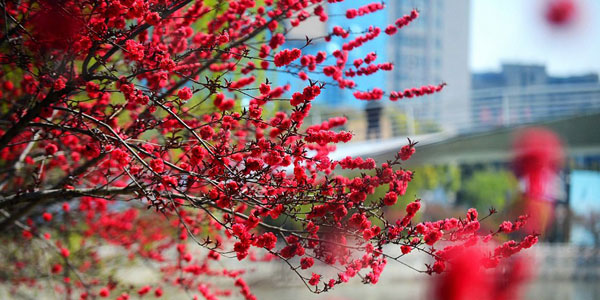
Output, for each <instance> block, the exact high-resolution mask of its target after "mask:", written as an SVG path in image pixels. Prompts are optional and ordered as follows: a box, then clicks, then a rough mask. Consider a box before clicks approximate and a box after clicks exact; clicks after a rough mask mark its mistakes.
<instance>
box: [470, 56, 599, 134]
mask: <svg viewBox="0 0 600 300" xmlns="http://www.w3.org/2000/svg"><path fill="white" fill-rule="evenodd" d="M472 86H473V91H472V94H471V96H472V100H471V101H472V106H471V113H472V123H465V124H463V125H462V128H463V131H473V130H486V129H491V128H495V127H504V126H513V125H520V124H527V123H534V122H540V121H548V120H553V119H560V118H565V117H569V116H574V115H580V114H587V113H593V112H598V111H600V83H599V81H598V75H597V74H583V75H577V76H565V77H558V76H552V75H549V74H548V73H547V72H546V67H545V66H542V65H525V64H504V65H502V69H501V71H500V72H487V73H475V74H473V75H472Z"/></svg>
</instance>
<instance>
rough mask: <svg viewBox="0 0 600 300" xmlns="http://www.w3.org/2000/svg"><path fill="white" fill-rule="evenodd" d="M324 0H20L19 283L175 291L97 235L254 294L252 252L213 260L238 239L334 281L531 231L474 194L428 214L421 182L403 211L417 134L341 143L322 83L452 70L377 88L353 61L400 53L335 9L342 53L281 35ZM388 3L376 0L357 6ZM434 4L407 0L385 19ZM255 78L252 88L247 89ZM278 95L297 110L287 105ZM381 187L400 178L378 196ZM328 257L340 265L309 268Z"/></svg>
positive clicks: (12, 110)
mask: <svg viewBox="0 0 600 300" xmlns="http://www.w3.org/2000/svg"><path fill="white" fill-rule="evenodd" d="M324 2H325V1H321V0H310V1H308V0H280V1H272V0H264V1H254V0H235V1H233V0H231V1H221V0H217V1H208V0H207V1H192V0H82V1H80V0H77V1H75V0H21V1H17V0H7V1H2V3H1V4H0V5H1V7H2V10H3V13H2V14H0V19H1V20H2V24H3V25H4V26H3V33H2V36H1V40H0V43H1V47H2V52H1V54H0V55H1V56H0V61H1V62H2V77H1V96H0V97H1V99H2V102H1V113H2V119H1V123H0V128H1V130H0V165H1V167H0V169H1V173H0V213H1V217H0V218H1V219H0V220H1V221H0V224H1V225H0V228H1V229H2V232H3V234H2V236H1V237H0V238H1V239H2V243H3V245H5V247H3V249H2V257H3V258H2V260H1V263H0V264H1V270H2V272H1V274H0V276H1V277H0V278H2V280H3V281H5V282H10V283H11V284H13V285H14V286H15V287H19V286H39V285H38V284H37V283H38V282H39V281H40V280H41V279H44V280H50V281H52V282H55V285H53V288H54V289H55V290H56V291H58V292H61V293H65V295H67V298H70V297H71V296H76V297H80V298H82V299H86V298H93V297H96V296H101V297H108V296H111V295H112V297H113V298H117V299H128V298H129V295H130V294H138V295H140V296H143V295H149V294H154V295H155V296H161V295H162V293H163V288H164V286H141V287H132V286H121V285H119V283H118V282H116V281H114V279H113V278H111V277H110V276H107V275H106V274H103V273H102V272H101V269H102V268H101V267H102V266H105V265H106V264H108V263H110V261H108V258H106V257H105V256H103V255H101V254H100V253H99V251H98V250H99V247H101V246H103V245H112V246H113V247H115V248H118V249H123V250H124V251H126V253H128V258H130V259H135V258H143V259H147V260H150V261H153V262H154V263H155V265H156V266H158V270H159V271H160V272H161V274H162V276H164V278H165V279H167V280H166V281H165V283H164V285H166V284H169V285H172V286H173V287H176V288H180V289H182V290H186V291H188V290H189V291H193V290H197V291H198V292H199V293H200V294H201V295H202V296H203V297H204V298H206V299H215V298H216V297H217V296H226V295H229V294H231V293H233V292H239V293H241V295H243V296H244V297H245V298H246V299H253V298H254V296H253V295H252V294H251V292H250V289H249V287H248V285H247V284H246V283H245V281H244V280H243V278H242V275H243V274H244V272H243V271H242V270H220V269H218V268H217V267H216V266H214V263H211V261H215V260H219V259H221V257H223V256H225V257H237V259H239V260H244V259H251V260H271V259H278V260H281V261H283V262H284V263H286V264H288V265H289V266H290V268H291V272H295V273H297V275H298V277H299V280H301V281H302V282H304V283H305V284H306V286H307V287H308V288H309V289H310V290H311V291H313V292H317V293H318V292H323V291H327V290H329V289H331V288H333V287H334V286H335V285H338V284H341V283H343V282H346V281H348V280H349V278H351V277H355V276H358V277H360V278H361V279H362V281H363V282H364V283H376V282H377V281H378V278H379V275H380V274H381V272H382V270H383V268H384V266H385V264H386V262H387V261H388V260H394V261H399V262H401V259H402V256H404V255H408V254H409V253H410V252H411V251H420V252H423V253H427V254H428V255H430V256H431V257H432V260H431V263H429V264H427V265H425V266H422V267H419V266H411V267H412V268H414V269H415V270H416V271H419V272H425V273H429V274H432V273H441V272H443V271H444V268H445V265H446V263H447V262H448V261H449V260H450V261H451V259H452V257H453V255H452V253H454V252H456V250H457V249H461V248H465V247H470V246H472V245H475V244H478V243H488V242H489V241H490V240H492V237H493V236H494V235H496V234H499V233H509V232H512V231H515V230H518V229H519V228H520V227H521V226H522V225H523V222H524V221H525V217H522V218H520V219H519V220H517V221H516V222H515V223H511V222H505V223H503V224H502V226H501V227H500V229H498V230H497V231H495V232H491V233H482V232H480V230H479V229H480V225H479V224H480V223H479V221H480V218H479V217H478V213H477V211H475V210H473V209H471V210H469V211H468V213H467V215H466V217H464V218H449V219H445V220H439V221H435V222H423V223H416V222H413V221H412V219H413V217H415V215H416V214H417V212H418V210H419V208H420V206H421V204H420V201H419V200H416V201H414V202H411V203H410V204H408V205H407V206H406V208H405V210H406V213H405V215H404V217H403V218H401V219H399V220H390V219H389V218H386V214H385V212H386V209H385V208H386V207H390V206H394V205H398V204H397V200H398V198H399V197H401V196H402V195H404V193H405V190H406V187H407V184H409V182H410V181H411V178H412V173H411V171H409V170H406V169H404V168H402V165H401V164H402V162H403V161H405V160H408V159H409V158H410V157H411V155H412V154H413V153H414V152H415V147H414V146H415V144H416V143H413V142H411V141H410V140H409V144H408V145H406V146H404V147H403V148H402V149H401V150H400V151H399V152H398V155H397V157H396V159H395V160H393V161H389V162H386V163H382V164H380V165H377V164H376V162H375V161H374V160H373V159H366V160H364V159H362V158H352V157H347V158H345V159H342V160H339V161H333V160H331V159H330V158H329V157H328V154H329V153H330V152H331V151H333V150H334V149H335V147H334V145H335V144H337V143H340V142H342V143H345V142H348V141H350V139H351V138H352V134H351V133H350V132H344V131H336V130H334V128H335V127H339V126H341V125H343V124H344V123H345V122H346V120H345V119H344V118H341V117H339V118H333V119H330V120H328V121H325V122H323V123H321V124H317V125H311V126H308V125H306V124H305V119H306V117H307V116H308V115H309V111H310V109H311V101H312V100H313V99H315V98H316V97H318V96H319V94H320V93H321V90H322V89H323V88H326V87H329V88H341V89H351V90H353V95H354V96H355V97H356V98H358V99H361V100H369V101H379V100H380V99H382V98H383V97H384V96H386V97H388V98H389V99H390V100H392V101H396V100H399V99H403V98H412V97H416V96H423V95H427V94H431V93H435V92H439V91H440V90H441V89H442V88H443V84H440V85H436V86H424V87H420V88H409V89H406V90H403V91H389V92H384V91H383V90H382V89H373V90H370V91H365V90H360V89H359V87H358V86H356V84H355V83H354V81H353V80H352V78H353V77H354V76H368V75H370V74H373V73H375V72H383V71H388V70H391V69H392V68H393V66H392V64H391V63H389V62H381V63H376V62H375V61H376V59H377V58H376V56H375V55H374V54H369V55H368V56H367V57H365V58H364V59H358V60H355V61H353V62H348V55H349V52H351V51H353V49H356V48H358V47H361V46H363V44H364V43H366V42H368V41H369V40H372V39H375V38H378V36H379V35H380V34H381V29H380V28H377V27H373V26H372V27H370V28H368V29H367V30H365V31H364V32H350V31H349V30H346V29H344V28H342V27H339V26H336V27H334V29H333V31H332V32H331V33H330V34H328V35H327V36H323V37H320V38H319V39H322V40H323V41H324V42H328V41H330V40H332V39H337V40H341V41H343V42H344V44H343V46H342V49H340V50H336V51H334V52H332V53H326V52H322V51H321V52H318V53H313V52H310V51H311V46H312V44H313V42H314V41H313V40H310V39H308V38H307V40H306V45H305V46H304V47H302V48H301V49H298V48H293V49H281V48H282V45H283V44H284V43H285V41H286V34H287V32H289V30H290V28H293V27H295V26H298V25H300V24H301V23H302V22H317V21H316V20H317V19H318V21H320V22H325V21H327V20H328V18H329V16H328V15H327V12H326V10H325V9H324V5H326V4H325V3H324ZM327 2H328V3H329V5H336V4H335V2H341V0H329V1H327ZM382 9H384V5H383V4H382V3H371V4H369V5H366V6H363V7H359V8H357V9H351V10H348V11H347V13H346V16H345V17H346V18H360V17H361V16H362V15H365V14H369V13H373V12H375V11H378V10H382ZM315 17H316V18H315ZM417 17H418V12H417V11H416V10H413V11H412V12H408V14H407V15H406V16H404V17H401V18H399V19H398V20H397V21H396V22H395V23H394V24H391V25H389V26H388V27H387V28H385V29H384V32H385V33H386V34H388V35H393V34H395V33H396V32H397V30H398V29H399V28H401V27H403V26H406V25H409V23H411V22H412V21H414V20H415V19H416V18H417ZM310 53H312V54H310ZM277 72H281V73H287V74H293V75H296V76H298V77H299V78H301V79H302V80H304V82H305V85H304V86H290V85H283V86H277V85H276V84H274V83H273V82H271V81H269V79H268V78H267V76H268V74H274V73H277ZM320 78H321V79H320ZM322 78H326V80H323V79H322ZM258 81H261V83H259V82H258ZM242 97H243V98H250V99H251V100H250V102H249V103H248V104H247V105H244V106H242V105H241V101H240V98H242ZM274 102H278V103H287V107H288V109H287V110H286V111H276V112H270V111H269V107H270V105H271V103H274ZM339 169H354V170H363V171H361V172H364V173H363V174H361V175H360V176H358V177H355V178H347V177H344V176H340V175H335V174H334V172H335V171H336V170H339ZM380 186H385V187H386V188H388V192H387V194H386V195H385V196H384V197H382V198H381V199H377V200H376V201H366V199H367V195H369V194H372V193H373V192H374V190H375V188H377V187H380ZM491 213H493V211H491V212H490V214H491ZM480 237H481V238H480ZM536 241H537V237H536V236H535V235H529V236H526V237H525V238H524V239H523V240H522V241H510V242H507V243H505V244H503V245H501V246H498V247H496V248H495V249H492V250H490V251H489V252H488V253H487V254H486V255H485V256H484V257H483V258H482V259H481V264H482V265H485V266H487V267H494V266H495V265H496V264H498V262H499V260H500V259H501V258H505V257H509V256H511V255H512V254H514V253H516V252H518V251H519V250H521V249H523V248H528V247H530V246H531V245H533V244H534V243H535V242H536ZM193 244H197V245H198V247H192V245H193ZM195 248H199V249H207V250H205V251H196V249H195ZM391 248H399V250H400V251H401V253H402V254H400V255H392V254H389V253H388V252H386V249H391ZM42 253H43V255H42ZM315 264H320V265H322V266H328V267H330V268H331V269H333V270H337V271H336V275H334V276H329V277H327V276H325V275H323V274H321V273H319V272H318V271H311V269H313V270H316V268H315V267H313V265H315ZM198 275H205V276H221V277H227V278H231V279H232V281H234V282H235V286H236V287H237V288H236V289H235V291H222V290H219V289H218V287H216V286H214V285H211V284H210V280H208V281H207V280H206V279H205V277H201V276H198ZM202 278H204V279H202ZM194 297H196V296H194Z"/></svg>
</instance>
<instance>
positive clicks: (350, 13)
mask: <svg viewBox="0 0 600 300" xmlns="http://www.w3.org/2000/svg"><path fill="white" fill-rule="evenodd" d="M383 8H385V6H384V5H383V3H380V2H373V3H370V4H367V5H365V6H361V7H359V8H358V9H354V8H351V9H349V10H347V11H346V18H348V19H354V18H355V17H356V16H361V17H362V16H364V15H366V14H370V13H373V12H376V11H378V10H382V9H383Z"/></svg>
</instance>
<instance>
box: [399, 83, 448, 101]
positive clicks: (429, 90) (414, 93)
mask: <svg viewBox="0 0 600 300" xmlns="http://www.w3.org/2000/svg"><path fill="white" fill-rule="evenodd" d="M444 86H446V84H445V83H442V84H439V85H437V86H434V85H428V86H422V87H420V88H410V89H406V90H404V92H396V91H394V92H391V93H390V100H392V101H397V100H399V99H402V98H412V97H421V96H424V95H431V94H433V93H437V92H440V91H441V90H442V89H443V88H444Z"/></svg>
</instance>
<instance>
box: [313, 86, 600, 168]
mask: <svg viewBox="0 0 600 300" xmlns="http://www.w3.org/2000/svg"><path fill="white" fill-rule="evenodd" d="M471 97H472V99H471V106H470V107H469V108H468V109H465V108H460V107H456V108H453V111H450V112H449V114H450V115H452V116H453V118H452V121H450V122H449V123H448V122H447V121H443V120H442V121H440V122H446V123H443V124H439V125H437V126H435V125H433V126H432V125H431V124H434V121H435V120H432V119H427V118H426V116H424V115H415V114H414V111H413V110H412V109H411V108H410V103H409V102H407V103H404V104H401V105H400V106H399V107H398V106H396V107H386V109H384V112H387V113H384V114H383V115H382V120H381V128H380V130H381V132H382V136H383V137H384V138H383V139H379V140H367V139H366V135H365V129H366V124H365V123H364V122H362V123H361V121H360V115H358V114H356V113H355V114H354V115H351V116H350V117H349V119H350V124H349V125H348V126H347V128H345V129H347V130H351V131H352V132H354V133H355V136H356V138H355V139H354V140H356V141H354V142H351V143H349V144H345V145H339V146H338V150H337V151H336V152H335V153H333V154H332V158H334V159H339V158H343V157H345V156H348V155H350V156H361V157H372V158H374V159H376V160H377V161H379V162H385V161H386V160H390V159H393V157H394V155H395V154H396V153H397V152H398V150H400V148H401V147H402V146H403V145H406V143H407V140H406V137H410V138H411V140H416V141H418V142H419V144H418V145H417V147H416V149H417V154H415V155H414V156H413V158H412V159H411V160H410V161H409V162H407V164H408V165H409V166H410V165H413V166H414V165H420V164H425V163H427V164H446V163H458V164H462V163H485V162H507V161H509V160H510V155H511V145H512V140H513V138H514V136H515V135H516V134H517V133H518V132H519V131H520V130H521V129H524V128H527V127H531V126H544V127H546V128H549V129H551V130H552V131H554V132H555V133H557V134H558V135H559V136H560V137H561V138H562V140H563V142H564V145H565V148H566V149H565V150H566V153H567V155H568V156H570V157H581V156H598V155H600V131H599V130H598V129H600V84H592V85H590V84H564V85H547V86H532V87H516V88H504V89H484V90H476V91H473V93H472V95H471ZM410 101H419V99H414V100H410ZM329 114H331V115H333V114H334V113H329ZM398 114H400V115H402V116H403V117H402V120H403V121H405V122H406V124H399V123H398V122H397V115H398ZM326 117H327V115H322V118H326ZM357 118H358V119H359V121H356V119H357ZM446 119H447V118H446ZM419 123H420V124H427V125H428V126H423V125H419ZM357 124H358V125H357ZM399 127H401V128H399ZM419 128H420V130H416V129H419Z"/></svg>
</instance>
